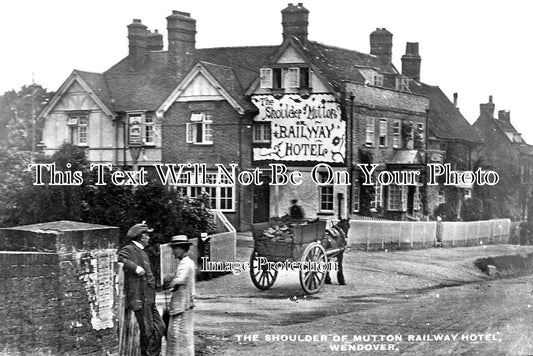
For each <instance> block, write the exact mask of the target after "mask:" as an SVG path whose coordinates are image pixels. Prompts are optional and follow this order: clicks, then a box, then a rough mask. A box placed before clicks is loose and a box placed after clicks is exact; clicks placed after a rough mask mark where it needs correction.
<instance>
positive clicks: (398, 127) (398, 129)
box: [392, 120, 402, 148]
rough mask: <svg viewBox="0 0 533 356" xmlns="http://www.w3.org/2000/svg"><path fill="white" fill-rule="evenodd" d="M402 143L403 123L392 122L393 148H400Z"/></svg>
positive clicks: (398, 121)
mask: <svg viewBox="0 0 533 356" xmlns="http://www.w3.org/2000/svg"><path fill="white" fill-rule="evenodd" d="M401 141H402V122H401V121H400V120H394V121H393V122H392V147H393V148H400V146H401Z"/></svg>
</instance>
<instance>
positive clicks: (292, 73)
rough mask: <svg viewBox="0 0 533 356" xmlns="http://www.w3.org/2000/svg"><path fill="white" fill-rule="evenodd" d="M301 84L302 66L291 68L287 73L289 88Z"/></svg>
mask: <svg viewBox="0 0 533 356" xmlns="http://www.w3.org/2000/svg"><path fill="white" fill-rule="evenodd" d="M299 86H300V68H289V71H288V75H287V88H298V87H299Z"/></svg>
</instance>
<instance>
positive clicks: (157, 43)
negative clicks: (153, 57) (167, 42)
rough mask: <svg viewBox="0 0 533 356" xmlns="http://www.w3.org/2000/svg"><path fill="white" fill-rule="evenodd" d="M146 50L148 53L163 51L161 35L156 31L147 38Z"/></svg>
mask: <svg viewBox="0 0 533 356" xmlns="http://www.w3.org/2000/svg"><path fill="white" fill-rule="evenodd" d="M147 42H148V45H147V46H148V50H149V51H161V50H163V35H162V34H160V33H159V31H158V30H154V32H153V33H150V34H149V35H148V37H147Z"/></svg>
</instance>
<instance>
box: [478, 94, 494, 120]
mask: <svg viewBox="0 0 533 356" xmlns="http://www.w3.org/2000/svg"><path fill="white" fill-rule="evenodd" d="M479 110H480V115H481V117H484V118H489V119H493V118H494V103H493V102H492V95H490V96H489V102H488V103H486V104H479Z"/></svg>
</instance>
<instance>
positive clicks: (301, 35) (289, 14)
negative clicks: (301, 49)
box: [281, 2, 309, 43]
mask: <svg viewBox="0 0 533 356" xmlns="http://www.w3.org/2000/svg"><path fill="white" fill-rule="evenodd" d="M281 25H282V26H283V40H284V41H285V39H286V38H287V37H288V36H295V37H296V38H298V39H299V40H300V42H302V43H305V42H306V41H307V27H308V26H309V10H307V9H306V8H305V7H304V6H303V4H302V3H301V2H300V3H298V5H293V4H292V3H291V4H289V5H288V6H287V7H286V8H285V9H283V10H281Z"/></svg>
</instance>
